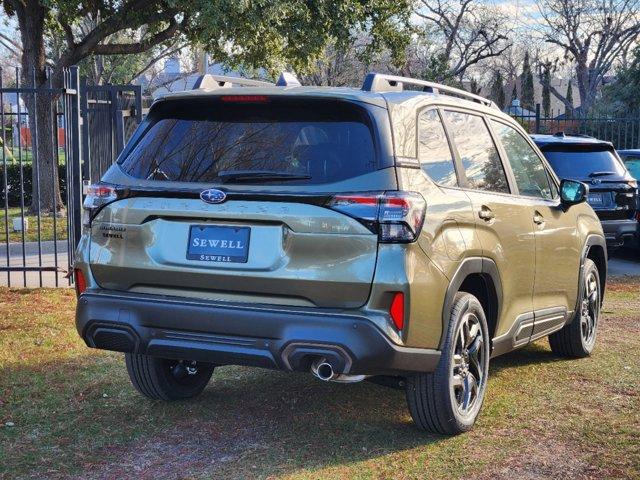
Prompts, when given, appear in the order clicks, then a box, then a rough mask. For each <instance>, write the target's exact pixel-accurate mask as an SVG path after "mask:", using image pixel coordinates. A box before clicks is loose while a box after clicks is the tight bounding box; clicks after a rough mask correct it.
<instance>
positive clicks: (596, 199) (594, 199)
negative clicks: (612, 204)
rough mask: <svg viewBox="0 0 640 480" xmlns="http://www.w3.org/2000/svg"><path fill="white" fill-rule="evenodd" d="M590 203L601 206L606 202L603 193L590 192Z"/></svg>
mask: <svg viewBox="0 0 640 480" xmlns="http://www.w3.org/2000/svg"><path fill="white" fill-rule="evenodd" d="M587 202H588V203H589V204H590V205H596V206H601V205H602V204H603V203H604V199H603V198H602V194H601V193H590V194H589V197H588V199H587Z"/></svg>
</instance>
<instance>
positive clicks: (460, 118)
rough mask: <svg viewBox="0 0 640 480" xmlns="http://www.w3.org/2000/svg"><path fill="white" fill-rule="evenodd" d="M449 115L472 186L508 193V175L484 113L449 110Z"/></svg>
mask: <svg viewBox="0 0 640 480" xmlns="http://www.w3.org/2000/svg"><path fill="white" fill-rule="evenodd" d="M445 117H446V120H447V122H448V124H449V127H450V131H452V132H453V139H454V141H455V144H456V148H457V149H458V153H459V154H460V160H461V161H462V166H463V167H464V170H465V174H466V176H467V181H468V182H469V187H470V188H473V189H476V190H487V191H491V192H504V193H508V192H509V184H508V183H507V176H506V175H505V173H504V168H503V166H502V162H501V161H500V156H499V154H498V150H497V149H496V146H495V144H494V143H493V140H492V139H491V134H490V133H489V129H488V128H487V125H486V123H485V122H484V120H483V119H482V117H479V116H477V115H471V114H469V113H462V112H452V111H447V112H445Z"/></svg>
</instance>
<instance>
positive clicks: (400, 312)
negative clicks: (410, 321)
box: [389, 292, 404, 330]
mask: <svg viewBox="0 0 640 480" xmlns="http://www.w3.org/2000/svg"><path fill="white" fill-rule="evenodd" d="M389 315H391V320H393V324H394V325H395V326H396V328H397V329H398V330H402V329H403V328H404V293H402V292H396V293H395V294H394V295H393V300H392V301H391V308H389Z"/></svg>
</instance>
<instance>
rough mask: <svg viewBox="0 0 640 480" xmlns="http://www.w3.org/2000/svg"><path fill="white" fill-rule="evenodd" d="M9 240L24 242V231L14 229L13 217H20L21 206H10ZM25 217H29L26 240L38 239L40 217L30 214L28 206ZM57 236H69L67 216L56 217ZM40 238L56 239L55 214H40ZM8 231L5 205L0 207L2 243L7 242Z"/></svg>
mask: <svg viewBox="0 0 640 480" xmlns="http://www.w3.org/2000/svg"><path fill="white" fill-rule="evenodd" d="M8 217H9V241H10V242H22V232H14V231H13V218H15V217H18V218H19V217H20V207H11V208H9V215H8ZM24 217H25V219H28V222H29V229H28V230H27V231H26V232H25V235H24V239H25V241H26V242H37V241H38V217H37V216H35V215H28V210H27V207H26V206H25V210H24ZM55 223H56V225H55V227H56V228H55V238H56V239H57V240H66V238H67V217H66V215H65V216H62V217H57V218H56V219H55ZM40 239H41V240H42V241H43V242H44V241H45V240H53V239H54V228H53V216H51V215H41V216H40ZM6 241H7V233H6V230H5V215H4V207H2V208H0V244H2V243H6Z"/></svg>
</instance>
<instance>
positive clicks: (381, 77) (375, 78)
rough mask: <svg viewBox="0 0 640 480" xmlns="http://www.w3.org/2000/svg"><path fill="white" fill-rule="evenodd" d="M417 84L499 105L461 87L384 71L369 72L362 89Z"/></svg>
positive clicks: (431, 90) (382, 89)
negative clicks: (388, 73)
mask: <svg viewBox="0 0 640 480" xmlns="http://www.w3.org/2000/svg"><path fill="white" fill-rule="evenodd" d="M404 84H407V85H416V86H418V87H422V91H423V92H429V93H439V94H443V95H451V96H454V97H460V98H464V99H466V100H471V101H472V102H477V103H480V104H482V105H486V106H487V107H493V108H498V106H497V105H496V104H495V103H493V102H492V101H491V100H489V99H487V98H484V97H481V96H480V95H476V94H474V93H469V92H467V91H465V90H461V89H459V88H454V87H448V86H446V85H440V84H439V83H433V82H427V81H426V80H418V79H415V78H409V77H399V76H397V75H387V74H384V73H375V72H371V73H367V76H366V77H365V79H364V83H363V84H362V90H364V91H365V92H389V91H392V92H398V91H402V90H403V85H404Z"/></svg>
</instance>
